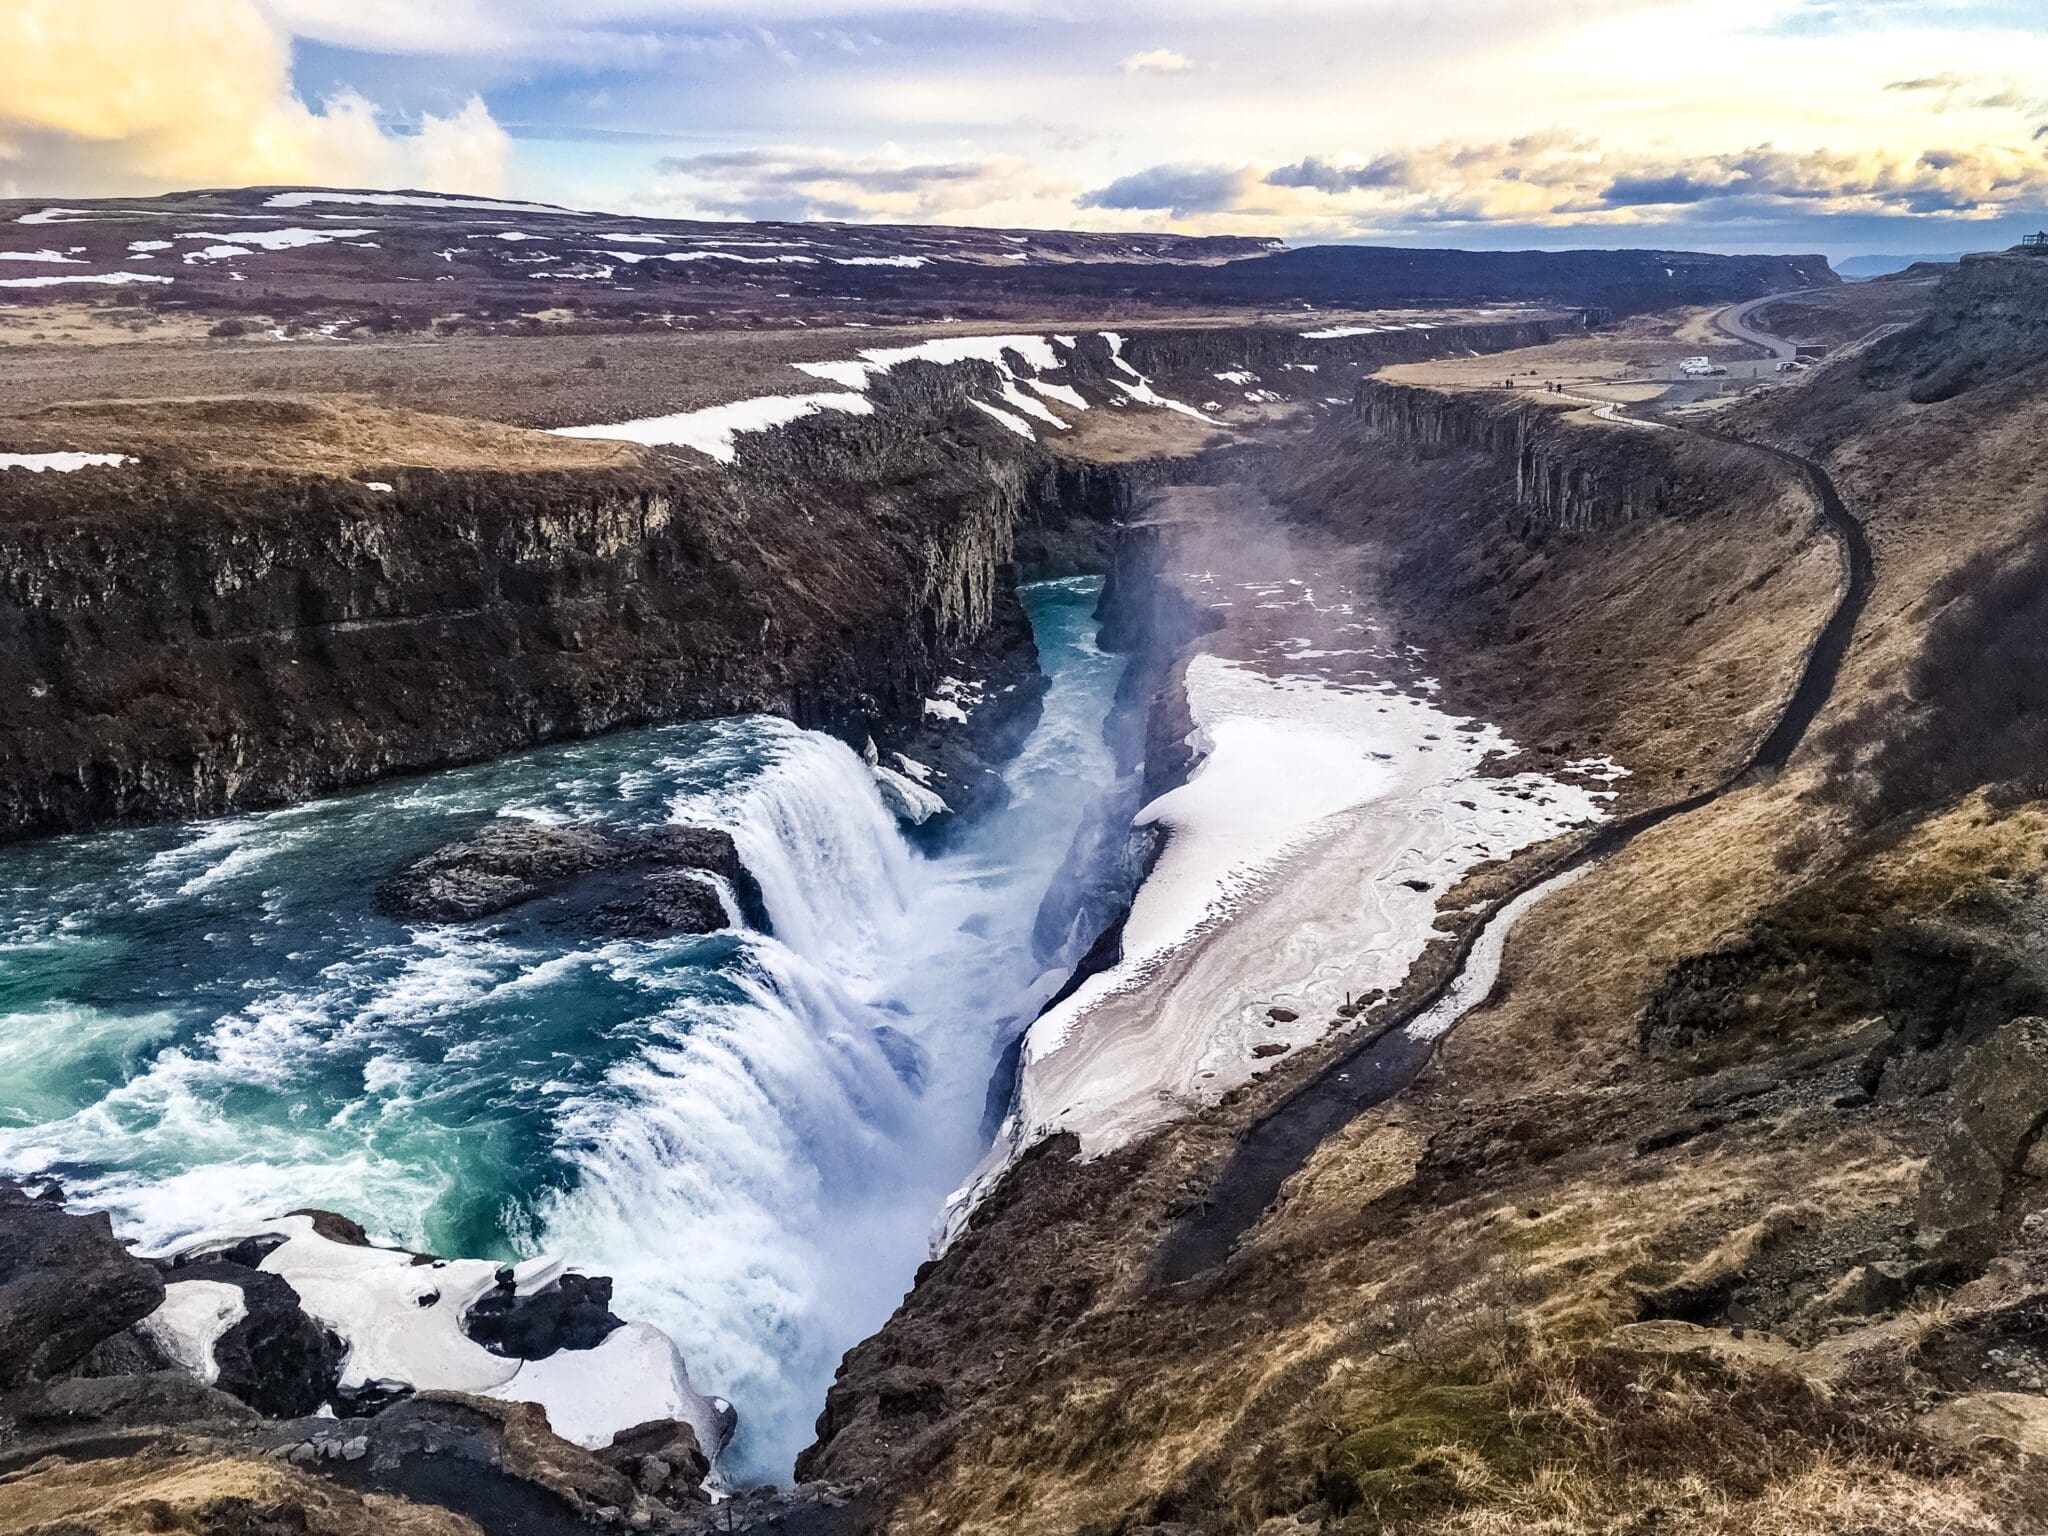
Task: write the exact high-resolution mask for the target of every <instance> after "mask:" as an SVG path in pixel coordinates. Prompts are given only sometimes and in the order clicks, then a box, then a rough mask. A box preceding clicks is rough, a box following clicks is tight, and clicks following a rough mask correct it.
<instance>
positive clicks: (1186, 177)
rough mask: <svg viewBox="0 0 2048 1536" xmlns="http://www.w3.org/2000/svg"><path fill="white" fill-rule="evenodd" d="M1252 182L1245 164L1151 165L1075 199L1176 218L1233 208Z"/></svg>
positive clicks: (1080, 202) (1088, 204)
mask: <svg viewBox="0 0 2048 1536" xmlns="http://www.w3.org/2000/svg"><path fill="white" fill-rule="evenodd" d="M1255 182H1256V177H1255V174H1254V173H1253V172H1252V171H1251V170H1250V169H1249V168H1248V167H1242V166H1240V167H1235V168H1233V167H1231V166H1227V165H1154V166H1150V167H1148V168H1146V169H1145V170H1142V171H1135V172H1133V173H1132V174H1131V175H1129V176H1119V177H1118V178H1117V179H1116V180H1115V181H1112V182H1111V183H1110V184H1109V185H1108V186H1106V187H1097V188H1095V190H1093V191H1092V192H1084V193H1082V194H1081V196H1080V197H1079V198H1077V199H1075V202H1076V204H1077V205H1078V206H1080V207H1082V208H1104V209H1112V210H1117V211H1149V210H1153V209H1162V208H1163V209H1165V210H1167V211H1168V213H1169V214H1170V215H1171V216H1172V217H1174V218H1176V219H1181V218H1186V217H1187V216H1188V215H1189V214H1192V213H1218V212H1221V211H1223V210H1226V209H1231V208H1236V207H1238V206H1239V205H1240V204H1242V203H1243V201H1244V199H1245V196H1246V194H1247V193H1249V192H1250V190H1251V188H1252V187H1253V185H1254V184H1255Z"/></svg>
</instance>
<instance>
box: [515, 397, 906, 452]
mask: <svg viewBox="0 0 2048 1536" xmlns="http://www.w3.org/2000/svg"><path fill="white" fill-rule="evenodd" d="M819 411H847V412H850V413H851V414H853V415H855V416H867V415H870V414H872V413H873V411H874V406H873V405H871V404H870V403H869V402H868V397H867V396H866V395H858V394H854V393H852V392H850V391H836V392H835V391H830V390H826V391H821V392H819V393H817V394H810V395H762V396H757V397H756V398H754V399H752V400H736V401H734V402H733V403H732V404H730V405H714V406H709V407H706V408H705V409H704V410H701V411H682V412H679V413H678V414H676V415H674V416H650V417H644V418H642V419H641V420H638V421H622V422H618V423H616V424H615V425H612V426H605V427H558V428H556V429H555V431H556V435H557V436H560V437H601V438H610V439H613V440H615V441H618V442H627V443H646V444H649V445H650V446H660V447H682V448H694V449H696V450H697V451H698V452H699V453H702V454H705V455H707V456H709V457H710V458H714V459H716V460H718V462H719V463H721V464H730V463H731V462H732V461H733V459H734V458H735V457H736V456H737V455H738V452H739V449H738V447H737V445H736V444H735V442H734V439H735V438H736V437H737V436H738V435H739V434H740V433H742V432H765V431H767V430H768V429H769V428H770V427H780V426H787V425H788V424H789V423H790V422H792V421H796V420H799V419H800V418H802V417H805V416H810V415H814V414H816V413H817V412H819Z"/></svg>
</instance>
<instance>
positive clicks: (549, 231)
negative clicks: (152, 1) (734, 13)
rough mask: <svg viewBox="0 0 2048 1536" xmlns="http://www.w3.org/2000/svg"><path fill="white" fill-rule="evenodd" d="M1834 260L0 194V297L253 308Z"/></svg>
mask: <svg viewBox="0 0 2048 1536" xmlns="http://www.w3.org/2000/svg"><path fill="white" fill-rule="evenodd" d="M1836 281H1838V279H1837V278H1836V276H1835V274H1834V273H1833V272H1832V271H1831V270H1830V269H1829V268H1828V265H1827V263H1826V261H1825V260H1824V259H1823V258H1821V257H1820V256H1818V255H1812V256H1714V255H1703V254H1700V253H1697V252H1687V251H1655V250H1653V251H1641V250H1637V251H1626V250H1623V251H1600V250H1588V251H1460V250H1431V249H1416V248H1394V247H1381V246H1311V247H1307V248H1304V249H1290V248H1288V247H1287V246H1286V245H1285V244H1284V243H1283V242H1281V241H1278V240H1272V239H1264V238H1251V237H1241V236H1223V235H1174V234H1143V233H1138V234H1123V233H1100V232H1092V231H1070V230H1001V229H974V228H956V227H948V226H932V225H883V224H874V225H869V224H839V223H788V222H782V223H726V222H717V221H710V220H702V219H662V218H648V217H639V216H625V215H615V214H606V213H589V212H580V211H575V210H571V209H564V208H556V207H551V206H548V205H545V204H538V203H526V202H519V201H515V200H510V199H500V198H471V197H458V196H454V195H450V194H445V193H434V192H420V191H399V192H373V191H359V190H337V189H331V188H318V187H251V188H241V189H229V190H213V191H197V192H186V193H177V194H173V195H170V196H165V197H157V198H117V199H92V200H86V199H81V200H76V201H73V202H69V203H56V204H52V203H47V202H43V201H40V200H38V201H20V200H17V201H13V202H7V203H0V296H4V297H5V298H6V299H7V300H10V301H14V302H18V303H31V304H33V303H55V302H63V301H66V300H72V301H76V300H81V299H95V298H97V299H106V298H109V297H113V298H117V299H120V300H125V301H132V302H135V303H139V304H140V305H142V306H143V307H145V308H148V309H155V310H182V311H186V312H197V313H200V314H209V315H216V316H219V317H222V318H223V319H227V320H236V321H240V322H243V323H247V322H249V321H252V320H260V321H261V322H264V323H267V324H269V325H272V326H277V325H283V326H286V327H289V326H291V325H293V324H307V325H318V324H325V323H327V322H330V321H332V322H335V323H345V324H362V323H366V321H374V323H375V325H376V327H377V328H379V329H384V330H395V331H407V330H418V329H422V328H425V327H428V326H436V325H449V324H457V325H465V326H468V325H478V324H483V325H492V326H498V325H505V324H519V323H525V322H528V321H531V320H532V319H534V318H535V317H536V316H538V315H541V314H554V315H564V314H568V315H574V316H576V317H578V319H579V320H580V321H586V322H588V323H591V324H595V325H598V326H616V325H632V324H646V323H676V322H679V321H687V322H688V323H692V324H699V325H709V326H715V327H720V328H751V327H758V326H772V325H795V324H804V325H810V324H817V323H821V322H836V323H848V322H851V323H888V322H904V321H908V322H931V321H943V320H950V319H962V320H1007V319H1010V318H1015V317H1021V316H1025V315H1037V314H1046V313H1054V312H1069V313H1073V314H1075V315H1076V316H1080V315H1101V316H1123V315H1130V316H1138V315H1143V314H1148V313H1154V314H1172V313H1176V312H1180V313H1184V312H1186V311H1188V310H1192V309H1206V310H1229V309H1244V308H1256V309H1262V310H1271V309H1299V310H1311V309H1313V310H1328V309H1369V308H1402V307H1413V308H1429V307H1441V306H1447V305H1485V304H1511V305H1523V306H1526V305H1539V306H1549V307H1552V308H1559V309H1570V310H1589V311H1598V312H1601V313H1605V314H1614V315H1621V314H1631V313H1637V312H1641V311H1645V310H1657V309H1667V308H1671V307H1673V306H1677V305H1687V304H1717V303H1729V302H1734V301H1738V300H1743V299H1750V298H1757V297H1760V296H1762V295H1764V294H1768V293H1772V292H1776V291H1783V290H1790V289H1803V288H1813V287H1817V286H1822V285H1825V284H1830V283H1833V282H1836Z"/></svg>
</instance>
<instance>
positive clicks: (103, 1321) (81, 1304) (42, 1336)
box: [0, 1179, 164, 1391]
mask: <svg viewBox="0 0 2048 1536" xmlns="http://www.w3.org/2000/svg"><path fill="white" fill-rule="evenodd" d="M163 1299H164V1283H163V1280H162V1279H161V1278H160V1277H159V1276H158V1274H157V1272H156V1269H155V1268H154V1267H153V1266H152V1265H150V1264H148V1263H147V1262H145V1261H144V1260H142V1259H138V1258H136V1257H134V1256H133V1255H131V1254H130V1253H129V1252H128V1250H127V1249H126V1248H125V1247H123V1246H122V1244H121V1243H120V1242H119V1241H118V1240H117V1239H116V1238H115V1236H114V1229H113V1224H112V1223H111V1222H110V1221H109V1220H108V1218H107V1215H106V1213H105V1212H104V1211H96V1212H94V1213H92V1214H91V1215H86V1216H74V1215H73V1214H71V1213H70V1212H69V1211H67V1210H65V1209H64V1205H63V1197H62V1193H61V1191H59V1190H58V1189H57V1187H56V1186H55V1185H54V1184H52V1185H48V1186H46V1187H44V1188H41V1189H38V1190H36V1191H35V1192H34V1193H33V1194H32V1193H31V1192H30V1191H29V1189H28V1188H26V1187H25V1186H23V1185H22V1184H20V1183H17V1182H16V1181H14V1180H12V1179H0V1391H4V1390H6V1389H8V1388H11V1387H20V1386H25V1385H27V1384H29V1383H31V1382H38V1381H47V1380H49V1379H50V1378H51V1377H53V1376H56V1375H59V1374H61V1373H62V1372H64V1371H65V1370H67V1369H69V1368H70V1367H71V1366H73V1365H76V1364H77V1363H78V1362H79V1361H80V1360H82V1359H83V1358H84V1357H85V1356H86V1354H87V1353H88V1352H90V1351H91V1350H92V1349H93V1347H94V1346H95V1345H97V1344H99V1343H101V1342H102V1341H103V1340H106V1339H109V1338H112V1337H113V1336H114V1335H116V1334H118V1333H120V1332H121V1331H122V1330H123V1329H125V1328H127V1327H129V1326H130V1325H131V1324H133V1323H138V1322H140V1321H141V1320H142V1319H143V1318H145V1317H147V1316H148V1315H149V1314H150V1313H151V1312H153V1311H155V1310H156V1308H157V1306H158V1305H159V1304H160V1303H161V1302H162V1301H163Z"/></svg>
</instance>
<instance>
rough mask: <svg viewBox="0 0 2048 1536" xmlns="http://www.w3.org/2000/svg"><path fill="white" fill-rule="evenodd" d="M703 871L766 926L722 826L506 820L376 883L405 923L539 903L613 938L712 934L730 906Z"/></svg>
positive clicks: (546, 914) (548, 917)
mask: <svg viewBox="0 0 2048 1536" xmlns="http://www.w3.org/2000/svg"><path fill="white" fill-rule="evenodd" d="M701 875H711V876H714V877H716V879H718V880H720V881H723V882H724V884H725V885H726V886H727V888H729V889H730V890H731V891H732V893H733V897H734V900H735V902H736V903H737V904H738V906H739V909H740V914H741V916H742V917H743V918H744V919H745V920H746V921H747V922H748V924H749V925H751V926H752V927H754V928H757V929H760V930H762V931H764V932H765V931H766V930H767V929H768V926H769V923H768V912H767V908H766V907H765V905H764V904H763V902H762V899H761V887H760V885H759V884H758V883H757V882H756V881H755V879H754V877H753V875H752V874H751V873H749V872H748V870H747V867H746V866H745V865H744V864H742V863H741V862H740V855H739V849H738V848H737V847H736V846H734V844H733V840H732V834H731V833H729V832H724V831H721V830H719V829H717V828H715V827H653V828H646V829H627V828H618V827H604V826H597V825H591V824H581V825H572V826H541V825H535V824H533V823H529V822H499V823H495V824H493V825H491V826H489V827H486V828H485V829H484V830H483V831H481V832H478V833H477V834H475V835H474V836H473V837H469V838H465V839H464V840H463V841H461V842H459V843H452V844H450V845H449V846H447V847H445V848H441V849H437V850H436V851H435V852H433V853H430V854H428V855H427V856H426V857H425V858H422V859H419V860H417V861H415V862H414V863H412V864H409V865H407V866H406V867H405V868H404V869H402V870H400V871H399V872H398V873H397V874H396V875H394V876H392V877H391V879H389V880H388V881H386V882H385V883H384V884H383V885H382V886H381V887H379V888H378V891H377V901H378V905H379V906H380V907H382V908H383V910H384V911H385V912H387V913H389V914H390V915H391V916H393V917H397V918H400V919H401V920H404V921H408V922H425V923H461V922H473V921H475V920H476V919H478V918H482V917H490V916H494V915H496V914H498V913H501V912H509V911H511V910H512V909H513V908H515V907H526V906H528V905H529V904H533V903H541V904H542V906H541V908H540V916H541V918H542V920H543V921H549V922H558V923H559V922H575V923H577V924H578V925H580V926H584V927H589V928H593V929H596V930H598V931H601V932H603V933H605V934H607V935H610V936H612V937H621V938H627V937H636V936H642V935H646V934H652V933H711V932H715V931H716V930H718V929H720V928H723V927H725V926H726V924H727V915H726V911H725V905H724V902H723V901H722V900H721V899H720V896H719V892H718V891H717V889H716V888H715V887H714V886H713V885H711V884H710V883H709V882H707V881H706V880H704V879H702V878H700V876H701Z"/></svg>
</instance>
